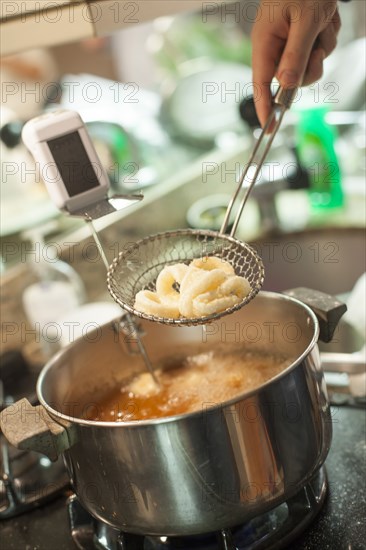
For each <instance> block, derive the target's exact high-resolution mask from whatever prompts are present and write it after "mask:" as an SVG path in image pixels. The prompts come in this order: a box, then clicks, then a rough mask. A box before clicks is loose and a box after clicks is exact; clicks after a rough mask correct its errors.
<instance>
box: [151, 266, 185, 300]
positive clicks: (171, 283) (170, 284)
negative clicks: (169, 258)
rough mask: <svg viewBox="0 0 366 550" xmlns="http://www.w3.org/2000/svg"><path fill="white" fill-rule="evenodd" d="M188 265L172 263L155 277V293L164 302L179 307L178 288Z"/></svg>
mask: <svg viewBox="0 0 366 550" xmlns="http://www.w3.org/2000/svg"><path fill="white" fill-rule="evenodd" d="M188 269H189V268H188V265H186V264H174V265H168V266H167V267H164V269H163V270H162V271H161V272H160V273H159V275H158V278H157V279H156V293H157V295H158V296H159V298H160V301H161V302H162V303H164V304H167V305H171V306H174V307H179V298H180V294H179V290H178V288H177V285H180V284H181V282H182V280H183V278H184V277H185V275H186V274H187V271H188Z"/></svg>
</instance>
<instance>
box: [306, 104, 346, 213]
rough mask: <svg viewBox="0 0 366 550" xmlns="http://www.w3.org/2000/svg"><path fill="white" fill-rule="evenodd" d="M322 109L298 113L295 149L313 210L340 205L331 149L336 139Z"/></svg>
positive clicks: (339, 184)
mask: <svg viewBox="0 0 366 550" xmlns="http://www.w3.org/2000/svg"><path fill="white" fill-rule="evenodd" d="M326 113H327V109H325V108H323V107H319V108H312V109H306V110H303V111H299V112H298V115H299V121H298V125H297V150H298V154H299V158H300V161H301V163H302V165H303V167H304V168H305V169H306V170H307V171H308V173H309V178H310V189H309V198H310V203H311V205H312V207H313V208H315V209H324V208H337V207H340V206H342V205H343V192H342V180H341V170H340V167H339V163H338V159H337V155H336V152H335V149H334V141H335V139H336V137H337V135H336V131H335V129H334V127H332V126H330V125H329V124H327V122H326V120H325V115H326Z"/></svg>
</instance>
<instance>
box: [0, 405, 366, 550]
mask: <svg viewBox="0 0 366 550" xmlns="http://www.w3.org/2000/svg"><path fill="white" fill-rule="evenodd" d="M332 420H333V433H334V435H333V443H332V447H331V450H330V453H329V456H328V458H327V461H326V467H325V468H322V469H321V470H319V472H317V473H316V474H315V475H314V476H313V478H312V479H311V480H310V481H309V483H308V484H307V485H306V486H305V487H304V488H303V489H302V490H301V491H299V492H298V494H297V495H295V496H294V497H293V498H292V499H291V500H290V501H288V502H286V503H283V504H281V505H280V506H277V507H276V508H275V509H273V510H271V511H269V512H267V513H266V514H264V515H262V516H260V517H256V518H253V519H252V520H251V521H250V522H248V523H246V524H245V525H242V526H237V527H235V528H233V529H231V530H225V531H221V532H218V533H213V534H207V535H201V536H196V537H183V538H171V537H141V536H137V535H133V534H125V533H122V532H119V531H117V530H115V529H113V528H111V527H110V526H108V525H106V524H103V523H101V522H97V521H96V520H95V519H94V518H92V517H91V516H90V515H89V514H88V513H87V512H86V511H85V510H84V509H83V508H82V506H81V505H80V503H79V502H78V500H77V498H76V497H75V495H73V494H72V491H71V489H70V488H69V487H68V486H65V484H64V483H58V484H57V483H54V482H52V483H54V485H55V487H56V488H57V491H56V492H55V494H53V495H52V494H51V493H50V494H47V495H46V497H47V498H46V499H45V502H44V503H43V504H42V503H41V504H40V505H39V506H38V507H37V508H34V505H35V504H34V503H32V505H31V506H30V507H29V509H28V510H26V511H24V510H22V512H23V513H21V514H19V515H17V516H15V517H11V518H5V516H6V514H4V509H2V510H0V517H1V518H2V519H3V521H1V523H0V541H1V542H2V545H3V546H2V547H3V548H4V549H5V548H6V549H7V550H30V549H32V550H33V549H34V550H49V549H50V548H52V549H54V550H76V549H77V548H79V549H83V550H84V549H85V550H97V549H98V550H175V549H180V550H196V549H198V550H262V549H263V550H264V549H266V550H269V549H272V550H274V549H280V548H283V549H285V548H286V549H291V550H325V549H329V550H364V549H365V550H366V491H365V482H364V478H365V459H366V457H365V450H366V443H365V425H366V417H365V409H364V408H363V407H359V408H357V407H349V406H340V407H335V406H333V407H332ZM58 467H60V465H58ZM3 468H4V462H3ZM31 471H32V470H31ZM63 473H64V472H63ZM63 473H62V475H63ZM32 475H34V474H32ZM60 479H61V480H62V477H61V478H60ZM46 485H48V486H50V485H51V484H50V483H48V484H46ZM62 487H63V488H62Z"/></svg>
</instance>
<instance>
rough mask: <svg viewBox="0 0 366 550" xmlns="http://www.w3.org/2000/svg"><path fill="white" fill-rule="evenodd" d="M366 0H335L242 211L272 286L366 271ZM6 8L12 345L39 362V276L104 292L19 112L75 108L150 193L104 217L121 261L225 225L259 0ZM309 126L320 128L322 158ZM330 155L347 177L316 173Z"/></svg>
mask: <svg viewBox="0 0 366 550" xmlns="http://www.w3.org/2000/svg"><path fill="white" fill-rule="evenodd" d="M56 4H57V6H56ZM365 6H366V4H365V2H364V1H363V0H353V1H352V2H350V3H344V4H343V3H341V2H340V3H339V10H340V13H341V19H342V22H343V25H342V29H341V33H340V36H339V43H338V46H337V50H336V51H335V52H334V53H333V54H332V55H331V57H330V58H329V59H327V60H326V62H325V72H324V76H323V78H322V80H321V81H320V82H318V83H316V84H314V85H313V86H311V87H309V88H308V89H306V90H302V91H301V93H300V94H299V97H298V98H297V100H296V101H295V104H294V106H293V109H292V110H291V112H290V113H288V116H287V117H286V120H285V123H284V125H283V129H282V130H281V133H280V134H279V135H278V137H277V138H276V142H275V145H274V147H273V149H272V151H271V156H270V158H269V160H268V162H267V164H266V166H265V169H264V170H263V174H262V177H261V179H260V181H259V182H258V185H257V186H256V189H255V192H254V193H253V198H252V199H251V200H250V204H248V207H247V209H246V212H245V215H244V216H243V218H242V221H241V224H240V228H239V233H238V236H239V237H240V238H243V239H246V240H248V241H250V242H253V243H255V244H256V245H257V246H258V248H259V251H260V253H261V254H262V255H263V257H264V259H265V261H267V263H271V262H272V264H271V266H270V268H268V266H266V267H267V272H268V279H267V288H270V289H273V290H282V289H283V288H286V287H287V288H289V287H291V286H300V285H301V284H305V283H308V285H311V284H312V285H313V286H314V287H315V288H319V289H320V290H325V291H329V292H334V293H338V294H339V293H344V292H346V291H350V290H351V289H352V288H353V286H354V284H355V283H356V281H357V279H358V278H359V277H360V276H361V275H362V273H363V272H364V271H365V256H364V252H363V253H362V252H361V251H362V249H364V226H365V170H366V166H365V144H366V137H365V129H366V128H365V127H366V122H365V100H366V96H365V65H366V64H365V61H366V45H365V44H366V41H365V23H366V7H365ZM1 10H2V12H1V17H2V19H1V36H2V38H1V40H2V58H1V90H2V93H1V135H0V137H1V164H2V169H1V269H2V285H1V290H2V351H6V350H8V349H12V348H14V347H19V346H21V347H22V348H23V349H25V353H26V354H27V355H28V356H29V357H30V358H31V360H32V358H33V359H34V358H35V359H34V360H35V361H39V360H40V359H39V354H38V353H39V349H38V348H39V346H35V344H34V339H35V338H34V334H33V333H31V329H32V326H33V328H34V326H35V323H36V320H37V319H41V321H42V322H43V323H46V320H47V318H46V317H44V316H43V314H41V313H39V316H38V317H37V315H35V316H34V315H33V316H32V313H29V311H30V310H33V311H34V304H33V303H32V302H31V303H30V304H29V303H28V302H27V299H25V297H24V296H25V290H26V289H27V288H28V287H29V286H31V285H32V284H34V282H35V281H39V280H43V279H44V278H52V277H53V276H54V277H56V275H55V274H54V273H55V272H57V277H60V278H63V279H64V280H65V281H67V282H68V284H70V285H71V287H72V288H73V292H74V295H75V299H74V300H70V304H69V306H68V307H70V308H72V307H76V306H77V305H81V304H82V303H85V302H90V301H95V300H101V299H103V300H104V299H107V296H106V286H105V273H104V268H103V265H102V262H100V261H98V258H97V254H96V251H95V250H93V242H92V241H91V239H90V236H89V233H88V228H86V227H85V226H84V224H83V222H82V221H80V220H76V219H74V218H68V217H67V216H66V215H64V214H60V212H58V211H57V210H56V208H55V207H54V206H53V204H52V203H51V201H50V199H49V198H48V195H47V193H46V191H45V188H44V185H43V183H42V174H40V173H39V170H37V167H36V166H35V165H34V162H33V160H32V159H31V157H30V155H29V154H28V152H27V151H26V150H25V148H24V146H23V145H22V142H21V140H20V132H21V128H22V125H23V124H24V122H26V121H27V120H29V119H30V118H32V117H34V116H37V115H38V114H41V113H42V112H44V111H47V110H53V109H57V108H70V109H74V110H76V111H78V112H79V113H80V114H81V116H82V117H83V118H84V120H85V122H87V123H88V126H89V131H90V134H91V136H92V138H93V140H94V143H95V145H96V148H97V151H98V153H99V155H100V158H101V159H102V162H103V163H104V165H105V167H106V169H107V171H108V174H109V177H110V181H111V186H112V192H115V193H135V192H139V191H141V192H143V194H144V196H145V198H144V200H143V201H142V202H141V203H140V204H138V205H135V206H133V207H131V208H130V209H128V210H126V211H123V212H120V213H116V214H113V215H111V216H109V217H108V218H103V219H102V220H100V221H99V222H98V229H99V231H100V235H101V238H102V241H103V243H104V246H105V249H106V251H107V255H108V257H109V259H110V260H112V259H113V257H114V256H115V255H116V254H117V253H118V252H119V251H120V250H121V249H122V247H123V246H126V245H127V244H128V242H131V241H132V240H134V239H136V238H138V237H141V236H145V235H148V234H149V233H154V232H157V231H161V230H165V229H170V228H178V227H185V226H191V227H207V228H212V229H218V228H219V227H220V222H221V220H222V216H223V212H224V210H225V206H226V204H227V201H228V196H229V195H230V193H231V192H232V190H233V188H234V184H235V181H236V179H237V177H238V174H239V173H240V169H241V167H242V166H243V165H244V164H245V163H246V160H247V158H248V154H249V151H250V150H251V148H252V145H253V142H254V140H255V138H256V136H257V135H258V128H257V124H256V120H255V117H253V109H251V105H250V103H248V102H246V103H244V104H243V100H245V99H247V98H248V97H249V96H250V95H251V94H252V93H253V89H252V86H251V66H250V65H251V41H250V30H251V26H252V22H253V21H254V19H255V17H256V16H258V14H259V12H258V8H257V7H256V3H255V2H253V1H249V0H248V1H245V0H244V1H243V2H240V3H235V4H233V3H223V2H220V3H214V2H210V3H205V2H203V3H200V2H196V1H190V0H188V1H174V2H172V1H169V2H168V1H164V0H162V1H155V0H154V1H153V2H143V1H142V2H122V1H121V2H112V1H110V0H99V1H95V2H94V1H92V2H87V3H86V2H72V1H67V0H63V1H59V2H51V3H48V2H39V1H38V2H32V1H27V2H18V3H17V2H7V1H4V2H2V6H1ZM24 10H26V12H25V11H24ZM240 107H241V108H240ZM320 108H321V109H320ZM310 115H311V116H310ZM309 124H310V125H311V124H313V126H314V130H311V132H313V134H314V135H316V136H318V137H319V139H320V141H322V140H323V150H322V151H320V153H319V151H318V155H317V151H316V150H315V153H314V148H315V149H316V147H315V146H314V143H313V142H311V139H313V138H310V145H312V146H311V147H309ZM311 132H310V133H311ZM313 134H311V135H313ZM324 143H326V145H324ZM309 149H310V156H309ZM314 155H315V156H314ZM319 155H320V156H319ZM319 159H320V161H319ZM329 163H331V166H332V167H333V168H334V169H335V172H336V175H335V176H334V177H333V175H332V174H328V179H329V181H330V184H329V185H327V186H325V187H326V188H322V185H321V184H322V177H323V179H324V181H325V179H326V176H325V175H324V174H323V176H322V174H319V173H317V170H319V166H320V169H322V168H321V165H325V164H329ZM329 165H330V164H329ZM284 167H286V169H284ZM328 183H329V182H328ZM271 243H272V244H271ZM291 243H295V244H292V245H291ZM276 254H277V256H278V257H277V256H276ZM267 256H268V257H267ZM271 258H272V259H271ZM35 264H36V265H35ZM52 272H54V273H53V274H52ZM287 272H290V275H289V278H288V279H287V278H286V277H284V274H286V273H287ZM306 274H307V275H306ZM291 277H292V278H291ZM304 277H305V280H303V279H304ZM71 287H70V288H71ZM64 313H65V312H64V311H62V308H61V310H60V311H59V315H60V317H61V316H62V314H64ZM54 317H55V314H54V311H53V318H54ZM12 323H13V324H12ZM15 323H16V324H15ZM23 325H24V326H23ZM27 330H28V332H27ZM43 336H44V335H43ZM38 343H39V342H38ZM43 352H44V354H45V355H47V350H46V351H45V349H43Z"/></svg>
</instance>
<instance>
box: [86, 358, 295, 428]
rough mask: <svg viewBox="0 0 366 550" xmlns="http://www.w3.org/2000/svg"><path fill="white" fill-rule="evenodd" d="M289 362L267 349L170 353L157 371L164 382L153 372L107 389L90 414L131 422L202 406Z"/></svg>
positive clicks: (223, 398) (229, 395) (256, 383)
mask: <svg viewBox="0 0 366 550" xmlns="http://www.w3.org/2000/svg"><path fill="white" fill-rule="evenodd" d="M290 363H291V361H290V360H289V359H288V358H287V359H286V358H284V357H280V356H275V355H270V354H266V353H262V352H260V353H259V352H253V351H248V350H240V351H238V350H235V351H224V350H222V349H216V350H215V349H211V350H210V351H209V352H203V353H202V352H201V353H196V354H192V355H190V356H188V357H184V358H180V359H179V360H178V359H175V360H173V361H172V360H171V359H170V360H169V361H167V364H164V365H161V368H159V369H157V370H156V371H155V373H156V376H157V378H158V380H159V386H157V385H156V384H155V383H154V381H153V379H152V377H151V376H150V374H148V373H142V374H138V375H136V376H135V377H134V378H132V379H129V380H126V382H125V383H123V384H122V385H121V386H119V387H116V388H114V389H112V390H110V391H109V392H107V393H105V394H104V395H103V396H102V398H101V399H99V400H97V407H94V408H93V411H92V413H89V414H88V415H87V416H86V417H85V418H86V419H87V420H95V421H104V422H126V421H133V420H148V419H154V418H164V417H168V416H175V415H179V414H184V413H190V412H194V411H200V410H203V409H206V408H208V407H212V406H214V405H216V404H222V403H224V402H226V401H229V400H230V399H233V398H235V397H237V396H239V395H240V394H242V393H244V392H247V391H250V390H252V389H255V388H258V387H259V386H261V385H262V384H264V383H265V382H267V381H268V380H270V379H271V378H273V377H274V376H276V375H277V374H279V373H280V372H281V371H282V370H284V369H285V368H286V367H287V366H288V365H289V364H290Z"/></svg>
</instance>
